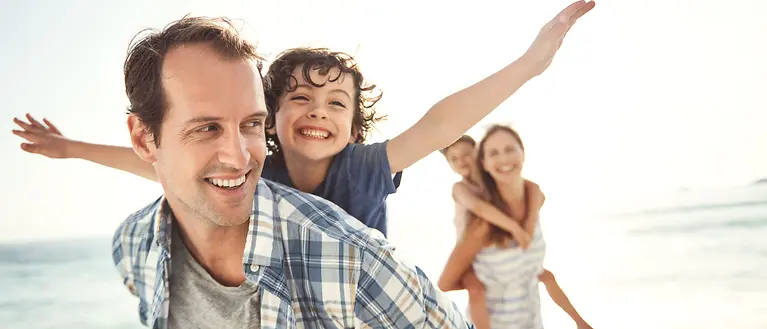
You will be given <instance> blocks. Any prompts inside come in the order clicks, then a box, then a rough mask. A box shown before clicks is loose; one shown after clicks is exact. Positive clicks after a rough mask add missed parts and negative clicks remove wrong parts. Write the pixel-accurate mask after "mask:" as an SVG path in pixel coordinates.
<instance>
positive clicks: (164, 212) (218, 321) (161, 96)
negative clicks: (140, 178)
mask: <svg viewBox="0 0 767 329" xmlns="http://www.w3.org/2000/svg"><path fill="white" fill-rule="evenodd" d="M222 23H223V24H222ZM124 69H125V88H126V93H127V95H128V99H129V101H130V109H129V111H130V115H129V117H128V128H129V131H130V136H131V142H132V145H133V148H134V150H135V152H136V153H137V154H138V155H139V156H140V157H141V158H142V159H143V160H145V161H147V162H149V163H151V164H152V165H153V167H154V169H155V171H156V174H157V177H158V179H159V181H160V183H161V184H162V187H163V190H164V192H165V193H164V196H163V197H161V198H160V199H158V200H156V201H155V202H154V203H152V204H150V205H149V206H147V207H146V208H144V209H142V210H140V211H138V212H137V213H135V214H133V215H131V216H130V217H129V218H128V219H127V220H126V221H125V222H124V223H123V224H122V225H121V226H120V227H119V229H118V230H117V232H116V234H115V237H114V246H113V257H114V261H115V265H116V267H117V269H118V271H119V272H120V274H121V275H122V276H123V281H124V283H125V285H126V286H127V287H128V288H129V289H130V291H131V292H132V293H133V294H135V295H136V296H138V297H139V315H140V318H141V322H142V323H144V324H145V325H146V326H148V327H152V328H166V327H172V328H191V327H196V328H275V329H276V328H304V327H306V328H353V327H355V328H421V327H427V328H437V327H439V328H458V327H468V326H469V325H468V324H467V323H466V322H465V321H464V319H463V317H462V315H461V313H460V312H459V311H458V310H457V308H456V306H455V304H453V303H452V302H451V301H449V300H448V299H447V298H446V297H445V296H443V295H442V294H441V293H440V292H439V291H438V290H436V289H435V287H434V285H433V284H432V283H431V282H430V281H429V280H428V279H427V278H426V276H425V275H424V274H423V272H421V271H420V270H419V269H417V268H414V267H410V266H407V265H405V264H403V263H402V262H400V261H399V260H398V259H397V258H396V257H395V256H394V255H393V250H392V248H391V247H390V246H389V245H388V244H387V242H386V241H385V240H384V239H383V238H381V237H380V233H378V232H376V231H373V230H370V229H368V228H366V227H364V226H363V225H362V224H361V223H359V222H358V221H356V220H354V219H353V218H351V217H350V216H349V215H348V214H346V213H345V212H344V211H343V210H341V209H340V208H338V207H337V206H335V205H333V204H332V203H330V202H328V201H326V200H324V199H320V198H318V197H314V196H311V195H309V194H304V193H301V192H298V191H296V190H293V189H289V188H287V187H284V186H282V185H278V184H275V183H271V182H269V181H265V180H260V174H261V169H262V164H263V162H264V158H265V156H266V143H265V132H264V126H263V124H264V121H265V119H266V115H267V111H266V106H265V102H264V95H263V85H262V81H261V72H260V58H259V57H258V55H257V54H256V51H255V48H254V47H253V46H252V45H251V44H249V43H248V42H246V41H244V40H242V39H241V38H240V37H239V36H238V35H237V34H236V32H234V30H233V28H232V27H231V25H230V24H229V23H228V22H227V21H226V20H224V19H208V18H191V17H187V18H183V19H181V20H180V21H178V22H175V23H173V24H171V25H169V26H168V27H166V28H165V29H164V30H162V31H159V32H152V33H150V34H147V35H145V36H143V38H141V39H140V40H138V41H137V42H136V43H134V45H133V46H132V47H131V49H130V51H129V53H128V57H127V59H126V61H125V68H124ZM374 232H375V233H374ZM376 234H377V236H375V235H376Z"/></svg>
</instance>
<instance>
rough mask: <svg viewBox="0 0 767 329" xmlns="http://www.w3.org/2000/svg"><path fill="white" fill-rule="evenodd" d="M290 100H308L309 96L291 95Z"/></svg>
mask: <svg viewBox="0 0 767 329" xmlns="http://www.w3.org/2000/svg"><path fill="white" fill-rule="evenodd" d="M290 100H292V101H308V100H309V98H308V97H306V96H293V97H291V98H290Z"/></svg>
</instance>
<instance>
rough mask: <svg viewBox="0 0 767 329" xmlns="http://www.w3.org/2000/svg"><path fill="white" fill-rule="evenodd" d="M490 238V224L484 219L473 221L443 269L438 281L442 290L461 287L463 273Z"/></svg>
mask: <svg viewBox="0 0 767 329" xmlns="http://www.w3.org/2000/svg"><path fill="white" fill-rule="evenodd" d="M489 239H490V224H488V223H487V222H486V221H483V220H473V221H471V224H469V226H468V227H467V228H466V232H465V234H464V236H463V239H461V241H459V242H458V243H457V244H456V245H455V248H453V252H452V253H450V257H448V259H447V263H446V264H445V268H444V269H443V270H442V274H441V275H440V277H439V281H438V282H437V286H438V287H439V289H440V290H442V291H451V290H456V289H459V288H461V281H462V280H461V279H462V278H463V275H464V274H466V271H468V270H469V269H470V268H471V263H472V262H473V261H474V257H475V256H477V254H478V253H479V252H480V250H482V248H484V247H485V244H486V243H487V241H488V240H489Z"/></svg>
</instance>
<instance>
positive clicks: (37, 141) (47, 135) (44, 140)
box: [13, 114, 72, 159]
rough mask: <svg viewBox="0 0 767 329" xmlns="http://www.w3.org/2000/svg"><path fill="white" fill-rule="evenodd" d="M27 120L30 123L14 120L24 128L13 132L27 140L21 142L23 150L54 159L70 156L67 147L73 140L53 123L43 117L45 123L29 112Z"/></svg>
mask: <svg viewBox="0 0 767 329" xmlns="http://www.w3.org/2000/svg"><path fill="white" fill-rule="evenodd" d="M27 120H28V121H29V123H27V122H24V121H23V120H20V119H18V118H13V122H14V123H16V125H18V126H19V127H21V128H22V129H23V130H13V134H14V135H17V136H19V137H21V138H24V139H26V140H27V142H25V143H21V149H22V150H24V151H26V152H29V153H35V154H40V155H44V156H47V157H49V158H54V159H64V158H69V155H68V152H67V148H68V145H69V144H70V143H71V142H72V141H71V140H70V139H67V138H66V137H64V135H62V134H61V132H60V131H59V129H58V128H56V126H54V125H53V123H51V122H50V121H48V120H47V119H43V122H45V125H43V124H42V123H40V122H38V121H37V120H35V118H33V117H32V116H31V115H29V114H27ZM46 125H47V126H46Z"/></svg>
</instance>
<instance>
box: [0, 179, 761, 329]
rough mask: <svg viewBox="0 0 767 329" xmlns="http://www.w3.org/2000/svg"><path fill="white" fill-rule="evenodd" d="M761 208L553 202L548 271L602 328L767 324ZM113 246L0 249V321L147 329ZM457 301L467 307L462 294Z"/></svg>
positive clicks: (707, 194)
mask: <svg viewBox="0 0 767 329" xmlns="http://www.w3.org/2000/svg"><path fill="white" fill-rule="evenodd" d="M765 200H767V186H765V185H753V186H745V187H738V188H727V189H720V190H704V191H695V190H693V191H680V192H679V193H677V194H675V196H674V197H664V198H658V200H649V199H647V200H639V201H637V203H636V204H634V205H633V207H628V208H626V209H624V210H623V211H619V212H614V213H609V214H608V213H605V214H601V215H599V216H593V217H592V216H586V215H585V214H581V215H579V216H571V217H568V218H563V216H561V215H558V216H555V213H556V209H552V208H548V207H549V206H547V208H544V212H543V216H544V217H543V218H545V220H543V221H542V225H543V227H544V232H545V233H544V234H545V236H546V239H547V244H548V251H547V260H546V266H547V268H549V269H550V270H552V271H553V272H554V273H555V275H556V276H557V280H558V282H559V284H560V285H561V286H562V288H563V289H564V290H565V292H566V293H567V294H568V295H569V297H570V299H571V301H572V302H573V304H574V305H575V307H576V309H578V311H579V312H581V314H582V315H583V316H584V318H586V320H588V321H589V322H590V323H591V325H592V326H594V327H595V328H658V329H663V328H669V329H670V328H712V329H713V328H722V327H731V328H739V329H757V328H760V329H761V328H767V317H765V316H764V315H763V314H765V313H767V297H766V296H767V240H765V239H764V237H765V236H767V201H765ZM551 207H555V205H554V204H553V203H552V205H551ZM629 208H630V209H629ZM574 241H576V242H575V243H574ZM110 250H111V241H110V239H109V238H108V237H105V238H93V239H82V240H63V241H49V242H34V243H17V244H3V245H0V291H2V292H3V293H2V294H0V323H3V327H5V328H35V329H38V328H40V329H42V328H80V329H90V328H126V329H127V328H142V326H141V324H140V323H139V321H138V314H137V308H138V300H137V299H136V298H135V297H133V296H132V295H130V294H129V292H128V290H127V289H125V288H124V287H123V286H122V284H121V279H120V276H119V275H118V274H117V272H116V270H115V269H114V267H113V266H112V260H111V254H110ZM405 250H408V248H405ZM409 250H412V248H410V249H409ZM440 256H442V255H440ZM414 258H415V259H418V260H421V259H424V257H414ZM432 258H434V259H433V261H431V262H423V263H422V264H419V265H421V266H422V267H424V268H425V270H426V272H427V273H428V274H429V275H430V277H431V279H432V280H433V281H436V279H437V277H436V275H438V274H439V273H438V270H439V268H441V266H442V264H443V263H444V258H443V257H432ZM437 258H438V259H437ZM450 296H451V297H452V298H453V299H454V300H455V301H456V303H458V304H459V306H460V307H461V308H462V309H463V306H464V305H465V303H466V296H465V294H464V293H460V292H459V293H451V294H450ZM541 296H542V298H541V299H542V301H543V314H544V323H545V325H546V327H548V328H574V327H575V326H574V324H573V323H572V322H571V321H570V320H569V318H568V317H567V315H566V314H564V312H562V311H561V310H560V309H558V307H557V306H556V305H554V304H553V303H552V302H551V300H550V299H549V298H548V296H547V295H546V292H545V290H544V289H543V288H542V287H541Z"/></svg>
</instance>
